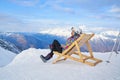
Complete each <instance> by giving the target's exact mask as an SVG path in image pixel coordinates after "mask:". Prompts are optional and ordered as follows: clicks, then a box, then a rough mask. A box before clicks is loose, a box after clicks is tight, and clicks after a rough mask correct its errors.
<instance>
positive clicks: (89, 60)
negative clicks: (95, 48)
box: [53, 34, 102, 66]
mask: <svg viewBox="0 0 120 80" xmlns="http://www.w3.org/2000/svg"><path fill="white" fill-rule="evenodd" d="M93 36H94V34H81V36H80V37H79V38H77V39H76V40H75V41H74V42H73V43H72V44H71V45H70V46H69V47H68V48H67V49H65V50H64V51H63V52H62V53H59V52H56V51H54V54H57V55H58V57H57V58H56V59H55V60H54V61H53V63H56V62H58V61H61V60H66V59H72V60H75V61H78V62H82V63H85V64H88V65H90V66H95V65H96V64H98V63H100V62H102V60H100V59H97V58H95V57H94V56H93V52H92V48H91V46H90V43H89V40H90V39H91V38H92V37H93ZM84 44H86V47H87V49H88V51H89V55H88V54H87V55H85V54H83V53H82V52H81V51H80V48H81V46H83V45H84ZM72 54H76V55H77V56H76V55H74V56H73V55H72Z"/></svg>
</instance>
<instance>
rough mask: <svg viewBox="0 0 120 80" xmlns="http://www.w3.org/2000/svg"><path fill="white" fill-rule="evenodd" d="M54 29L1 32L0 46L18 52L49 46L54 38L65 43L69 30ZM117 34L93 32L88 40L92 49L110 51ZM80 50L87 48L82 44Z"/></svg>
mask: <svg viewBox="0 0 120 80" xmlns="http://www.w3.org/2000/svg"><path fill="white" fill-rule="evenodd" d="M56 30H57V29H56ZM56 30H54V29H52V31H51V30H46V31H41V32H40V33H27V32H1V33H0V46H1V47H3V48H5V49H7V50H9V51H12V52H14V53H20V52H21V51H23V50H25V49H28V48H31V47H34V48H41V49H45V48H49V47H48V45H49V44H51V43H52V41H53V40H54V39H57V40H59V41H60V43H61V44H65V42H66V39H67V37H68V35H69V34H70V33H68V32H70V31H66V30H60V31H61V32H60V33H59V31H56ZM58 30H59V29H58ZM62 34H63V35H62ZM117 34H118V32H116V31H108V32H101V33H97V34H95V36H94V37H93V38H92V39H91V41H90V43H91V46H92V49H93V51H95V52H109V51H111V49H112V47H113V45H114V43H115V40H116V36H117ZM119 50H120V47H119ZM81 51H88V50H87V49H86V47H85V46H83V47H82V48H81Z"/></svg>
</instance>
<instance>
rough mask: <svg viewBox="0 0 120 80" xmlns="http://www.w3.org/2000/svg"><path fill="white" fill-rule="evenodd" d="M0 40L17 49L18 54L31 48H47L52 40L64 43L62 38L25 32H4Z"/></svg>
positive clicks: (0, 34)
mask: <svg viewBox="0 0 120 80" xmlns="http://www.w3.org/2000/svg"><path fill="white" fill-rule="evenodd" d="M0 39H1V41H4V42H9V43H10V44H13V45H14V46H15V47H16V48H18V50H19V51H20V52H21V51H23V50H25V49H28V48H31V47H34V48H37V49H38V48H41V49H43V48H48V45H49V44H51V43H52V41H53V40H54V39H58V40H59V41H60V42H61V43H64V42H65V40H64V38H63V37H59V36H54V35H49V34H40V33H27V32H4V33H2V32H1V33H0ZM8 46H9V45H8ZM1 47H3V44H2V43H1ZM16 50H17V49H16ZM12 52H14V51H12ZM15 53H18V52H15Z"/></svg>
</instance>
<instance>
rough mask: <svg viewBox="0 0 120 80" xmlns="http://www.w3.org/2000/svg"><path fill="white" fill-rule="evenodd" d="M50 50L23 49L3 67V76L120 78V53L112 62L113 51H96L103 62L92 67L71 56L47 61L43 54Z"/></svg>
mask: <svg viewBox="0 0 120 80" xmlns="http://www.w3.org/2000/svg"><path fill="white" fill-rule="evenodd" d="M49 52H50V50H49V49H35V48H30V49H28V50H25V51H23V52H21V53H20V54H18V55H17V56H16V57H15V59H14V60H13V61H12V62H11V63H10V64H8V65H7V66H5V67H2V68H0V80H120V69H119V68H120V64H119V61H120V55H119V54H118V55H117V56H116V54H114V53H113V55H112V57H111V63H106V62H105V61H106V60H107V58H108V56H109V54H110V53H94V55H95V56H96V57H97V58H99V59H102V60H103V62H102V63H100V64H98V65H97V66H95V67H91V66H88V65H86V64H83V63H80V62H76V61H72V60H69V59H68V60H66V61H61V62H58V63H56V64H52V61H53V60H54V59H55V58H56V56H54V57H53V58H52V59H51V60H49V61H48V62H47V63H43V62H42V61H41V59H40V58H39V56H40V55H41V54H43V55H46V54H47V53H49ZM86 54H87V53H86Z"/></svg>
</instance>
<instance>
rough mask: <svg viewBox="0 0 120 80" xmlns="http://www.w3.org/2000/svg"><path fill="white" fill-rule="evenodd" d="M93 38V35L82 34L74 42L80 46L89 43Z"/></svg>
mask: <svg viewBox="0 0 120 80" xmlns="http://www.w3.org/2000/svg"><path fill="white" fill-rule="evenodd" d="M93 36H94V34H82V35H81V36H80V37H79V38H78V39H77V40H76V41H77V43H78V45H79V46H82V45H83V44H84V43H86V42H87V41H89V40H90V39H91V38H92V37H93Z"/></svg>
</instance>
